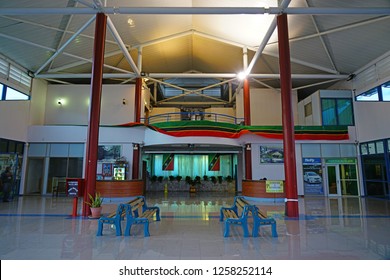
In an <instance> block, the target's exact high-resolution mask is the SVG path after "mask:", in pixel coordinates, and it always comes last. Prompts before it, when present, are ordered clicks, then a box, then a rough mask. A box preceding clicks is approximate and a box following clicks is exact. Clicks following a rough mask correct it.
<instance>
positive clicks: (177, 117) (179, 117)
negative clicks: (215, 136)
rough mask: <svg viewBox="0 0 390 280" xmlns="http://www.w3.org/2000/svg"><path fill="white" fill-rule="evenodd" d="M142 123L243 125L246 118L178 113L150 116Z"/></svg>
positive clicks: (203, 113)
mask: <svg viewBox="0 0 390 280" xmlns="http://www.w3.org/2000/svg"><path fill="white" fill-rule="evenodd" d="M142 121H144V123H147V124H154V123H160V122H177V121H212V122H224V123H231V124H241V123H242V122H243V121H244V118H236V117H233V116H230V115H225V114H217V113H205V112H191V113H188V112H178V113H165V114H158V115H153V116H150V117H149V118H143V119H142Z"/></svg>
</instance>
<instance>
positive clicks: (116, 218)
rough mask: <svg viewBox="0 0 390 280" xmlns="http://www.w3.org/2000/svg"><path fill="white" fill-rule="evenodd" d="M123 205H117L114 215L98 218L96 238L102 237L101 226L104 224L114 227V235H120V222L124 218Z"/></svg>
mask: <svg viewBox="0 0 390 280" xmlns="http://www.w3.org/2000/svg"><path fill="white" fill-rule="evenodd" d="M125 211H126V209H125V204H122V203H121V204H119V205H118V207H117V209H116V211H115V212H114V213H111V214H110V215H108V216H103V217H100V218H99V221H98V231H97V234H96V235H97V236H102V235H103V225H104V224H110V225H114V226H115V231H116V235H117V236H120V235H122V226H121V222H122V220H123V218H124V216H125Z"/></svg>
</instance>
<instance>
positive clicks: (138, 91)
mask: <svg viewBox="0 0 390 280" xmlns="http://www.w3.org/2000/svg"><path fill="white" fill-rule="evenodd" d="M141 96H142V78H136V80H135V97H134V121H135V122H141Z"/></svg>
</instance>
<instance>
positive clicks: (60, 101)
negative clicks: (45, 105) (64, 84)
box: [57, 98, 63, 106]
mask: <svg viewBox="0 0 390 280" xmlns="http://www.w3.org/2000/svg"><path fill="white" fill-rule="evenodd" d="M57 104H58V105H59V106H62V104H63V100H62V99H61V98H59V99H58V100H57Z"/></svg>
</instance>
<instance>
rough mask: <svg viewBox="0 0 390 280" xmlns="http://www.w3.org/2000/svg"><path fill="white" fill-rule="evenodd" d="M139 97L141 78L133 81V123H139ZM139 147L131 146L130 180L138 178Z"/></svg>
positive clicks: (137, 145)
mask: <svg viewBox="0 0 390 280" xmlns="http://www.w3.org/2000/svg"><path fill="white" fill-rule="evenodd" d="M141 96H142V78H137V79H136V80H135V97H134V122H137V123H139V122H141ZM139 148H140V146H139V144H136V143H134V144H133V169H132V170H133V172H132V175H131V176H132V178H133V179H138V178H139V159H140V150H139Z"/></svg>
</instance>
